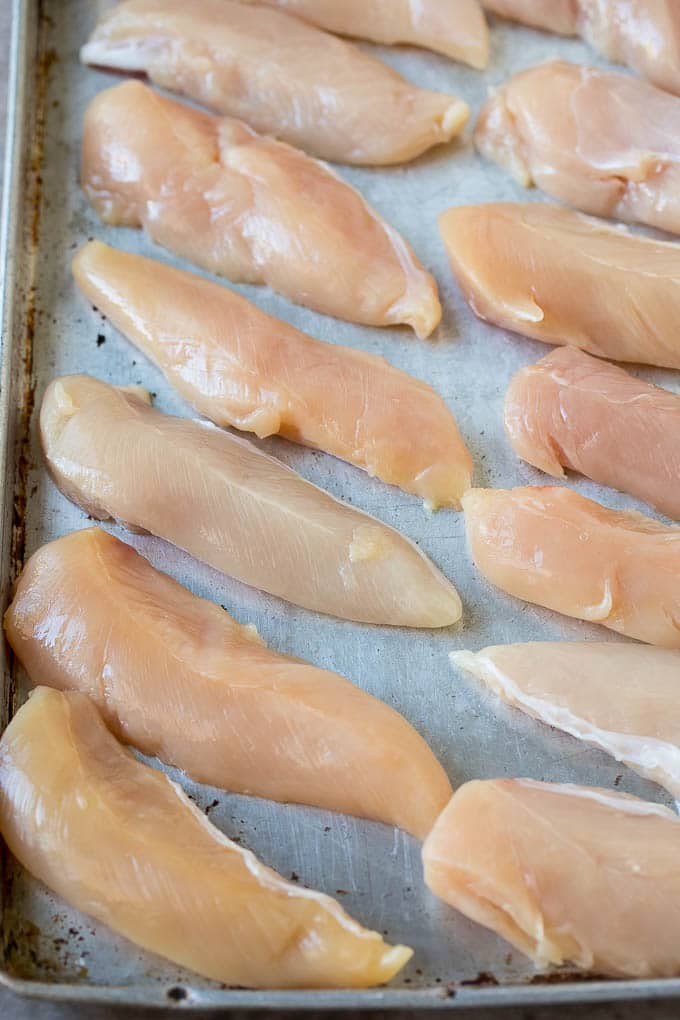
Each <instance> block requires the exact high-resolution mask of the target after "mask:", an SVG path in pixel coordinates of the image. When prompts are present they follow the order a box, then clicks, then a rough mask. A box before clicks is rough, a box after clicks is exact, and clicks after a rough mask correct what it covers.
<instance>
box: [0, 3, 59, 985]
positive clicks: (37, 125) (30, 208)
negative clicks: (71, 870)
mask: <svg viewBox="0 0 680 1020" xmlns="http://www.w3.org/2000/svg"><path fill="white" fill-rule="evenodd" d="M50 26H51V19H50V18H49V17H48V15H47V13H46V12H45V10H44V5H43V3H42V2H41V3H40V4H39V10H38V31H37V60H36V64H35V76H36V77H35V91H34V100H33V125H32V131H33V135H32V141H31V148H30V153H29V155H28V161H27V171H26V177H25V194H24V197H23V199H22V204H23V206H24V208H25V210H26V221H25V223H24V224H23V239H24V240H23V243H24V244H25V245H26V247H27V255H28V258H27V263H28V266H29V267H30V274H29V278H28V281H27V284H26V288H27V289H26V291H25V294H24V297H23V301H24V313H23V342H22V344H21V348H20V357H21V383H20V389H19V409H18V410H19V415H18V421H17V432H16V446H15V462H14V463H15V476H14V499H13V504H12V533H11V547H10V569H11V572H12V579H13V580H14V579H16V577H17V575H18V574H19V572H20V570H21V568H22V566H23V561H24V555H25V545H26V506H27V486H28V476H29V471H30V468H31V461H30V430H31V422H32V418H33V411H34V410H35V377H34V366H33V345H34V340H35V332H36V323H37V317H38V310H37V306H36V280H35V274H36V256H37V251H38V243H39V240H40V218H41V212H42V199H43V176H42V168H43V157H44V143H45V123H46V112H45V111H46V100H47V90H48V84H49V72H50V69H51V67H52V65H53V64H54V63H55V62H56V60H57V59H58V57H57V54H56V52H55V50H54V49H52V48H49V47H48V45H47V38H48V31H49V28H50ZM9 687H10V689H9V692H8V703H9V705H10V706H11V707H12V708H14V707H16V706H15V702H16V686H15V679H14V671H13V670H11V672H10V684H9ZM2 865H3V867H2V871H3V874H2V879H3V889H2V900H3V901H4V902H3V904H2V905H3V906H4V908H5V910H6V909H7V907H9V906H10V905H11V904H12V902H13V897H12V886H13V878H14V876H13V866H12V864H11V863H10V859H9V854H6V853H5V854H2ZM41 937H42V933H41V932H40V929H39V928H37V927H36V926H35V925H31V922H29V921H26V920H22V919H21V918H12V915H11V913H10V914H9V915H8V914H5V916H4V917H3V943H4V944H3V951H4V952H3V955H4V960H5V965H6V966H8V969H9V970H10V972H12V971H14V968H13V967H12V961H13V959H14V958H15V957H16V955H17V948H18V946H19V945H21V947H22V948H23V949H24V950H25V954H27V957H28V963H29V964H30V965H31V966H32V967H33V968H34V969H35V968H37V969H39V970H40V972H41V973H42V974H43V975H50V974H53V973H56V965H55V961H56V954H55V960H50V959H49V958H47V956H46V955H45V954H39V953H38V951H37V950H36V948H35V945H34V943H35V942H36V940H40V939H41ZM54 948H55V949H56V947H54ZM28 969H30V968H28Z"/></svg>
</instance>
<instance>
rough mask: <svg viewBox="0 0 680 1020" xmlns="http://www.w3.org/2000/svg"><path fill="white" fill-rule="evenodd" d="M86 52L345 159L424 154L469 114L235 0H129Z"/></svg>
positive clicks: (285, 18)
mask: <svg viewBox="0 0 680 1020" xmlns="http://www.w3.org/2000/svg"><path fill="white" fill-rule="evenodd" d="M439 2H440V3H441V0H439ZM80 56H81V59H82V60H83V61H84V62H85V63H87V64H98V65H102V66H105V67H113V68H117V69H119V70H122V71H135V72H140V71H143V72H144V73H145V74H147V75H148V77H149V78H150V79H151V81H153V82H155V83H156V84H157V85H161V86H163V87H164V88H168V89H172V90H173V91H175V92H180V93H182V94H184V95H186V96H190V97H191V98H192V99H195V100H197V101H198V102H199V103H203V104H204V105H205V106H207V107H209V108H211V109H213V110H215V112H216V113H222V114H227V115H229V116H230V117H240V118H243V120H246V121H248V123H249V124H250V125H252V127H253V128H255V130H256V131H261V132H263V133H265V134H272V135H276V136H278V137H279V138H282V139H283V140H284V141H286V142H290V143H291V144H292V145H297V146H299V147H300V148H301V149H305V150H306V151H307V152H311V153H312V154H313V155H315V156H319V157H321V158H322V159H330V160H334V161H336V162H338V163H359V164H368V165H376V166H378V165H383V164H389V163H403V162H405V161H406V160H410V159H414V158H415V157H416V156H419V155H420V154H421V153H423V152H425V150H426V149H429V148H431V147H432V146H433V145H438V144H439V143H441V142H448V141H450V140H451V139H452V138H453V137H454V136H455V135H457V134H458V133H459V132H460V131H461V130H462V129H463V127H464V125H465V123H466V122H467V119H468V116H469V112H470V111H469V109H468V106H467V104H466V103H464V102H463V101H462V100H461V99H458V98H456V97H455V96H447V95H444V94H443V93H441V92H429V91H427V90H426V89H421V88H418V86H417V85H412V84H411V83H410V82H407V81H405V80H404V78H402V77H401V75H399V74H397V72H396V71H394V70H392V68H390V67H388V66H387V64H383V63H382V61H380V60H376V59H375V57H372V56H370V55H369V54H368V53H364V52H363V51H362V50H360V49H358V48H357V47H356V46H354V45H352V43H348V42H344V41H343V40H341V39H336V38H335V36H332V35H329V34H328V33H327V32H321V31H320V30H319V29H318V28H313V27H312V26H311V25H306V24H305V23H304V22H303V21H300V20H299V19H298V18H292V17H290V16H289V15H288V14H284V13H282V12H281V11H276V10H272V9H271V8H267V7H259V6H253V5H249V4H242V3H237V2H236V0H193V2H192V3H191V4H187V3H186V0H125V2H124V3H120V4H117V5H116V6H115V7H113V8H112V9H111V10H110V11H109V12H108V13H107V14H105V15H104V17H103V18H102V20H101V21H100V23H99V25H98V27H97V28H96V29H95V31H94V33H93V35H92V36H91V38H90V40H89V42H87V43H86V45H85V46H83V48H82V50H81V53H80Z"/></svg>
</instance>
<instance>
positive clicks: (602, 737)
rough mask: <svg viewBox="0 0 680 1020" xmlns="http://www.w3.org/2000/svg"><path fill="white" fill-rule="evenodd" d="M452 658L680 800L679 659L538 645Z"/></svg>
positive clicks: (596, 647) (617, 646) (643, 649)
mask: <svg viewBox="0 0 680 1020" xmlns="http://www.w3.org/2000/svg"><path fill="white" fill-rule="evenodd" d="M449 657H450V659H451V662H452V663H453V665H454V666H455V667H457V668H458V669H461V670H466V671H468V672H470V673H472V675H473V676H475V677H476V678H477V679H478V680H481V681H482V683H484V684H486V686H487V687H489V688H490V689H491V690H492V691H494V692H495V693H496V694H498V695H499V697H501V698H503V700H504V701H507V702H508V703H509V704H510V705H513V706H514V707H515V708H519V709H521V710H522V711H523V712H526V713H527V715H530V716H532V717H533V718H534V719H538V720H540V721H541V722H543V723H547V724H548V725H549V726H555V727H557V729H560V730H564V731H565V732H566V733H570V734H571V736H572V737H578V738H579V739H580V740H584V741H586V742H587V743H589V744H594V745H595V746H596V747H599V748H600V749H601V750H603V751H606V752H607V753H608V754H611V755H613V757H614V758H616V759H617V761H622V762H625V764H626V765H629V766H630V768H632V769H635V771H636V772H639V773H640V774H641V775H642V776H644V777H645V778H646V779H651V780H653V781H654V782H657V783H660V784H661V785H662V786H665V787H666V789H667V790H668V791H669V793H671V794H672V796H673V797H675V798H680V698H679V697H678V695H679V694H680V652H676V651H672V650H670V649H668V648H651V647H650V646H648V645H638V644H632V643H631V644H624V643H618V642H616V643H614V642H602V643H601V642H597V641H534V642H531V643H529V644H517V645H496V646H494V647H491V648H483V649H482V650H481V651H480V652H468V651H461V652H451V654H450V656H449Z"/></svg>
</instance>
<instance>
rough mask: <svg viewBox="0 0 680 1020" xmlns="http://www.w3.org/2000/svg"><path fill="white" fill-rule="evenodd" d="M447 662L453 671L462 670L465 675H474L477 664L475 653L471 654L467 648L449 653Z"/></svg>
mask: <svg viewBox="0 0 680 1020" xmlns="http://www.w3.org/2000/svg"><path fill="white" fill-rule="evenodd" d="M449 662H450V663H451V665H452V667H453V668H454V669H459V670H463V671H464V672H466V673H474V672H475V665H476V663H477V652H471V651H469V649H467V648H460V649H457V650H456V651H454V652H449Z"/></svg>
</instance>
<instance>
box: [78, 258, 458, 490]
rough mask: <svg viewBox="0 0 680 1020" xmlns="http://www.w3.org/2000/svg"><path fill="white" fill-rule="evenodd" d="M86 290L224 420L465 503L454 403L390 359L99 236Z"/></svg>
mask: <svg viewBox="0 0 680 1020" xmlns="http://www.w3.org/2000/svg"><path fill="white" fill-rule="evenodd" d="M73 275H74V276H75V278H76V281H77V283H78V285H79V287H80V288H81V290H82V291H83V293H84V294H85V295H86V297H87V298H88V299H89V300H90V301H91V302H92V303H93V304H95V305H96V306H97V308H98V309H99V310H100V312H102V313H103V314H104V315H106V317H107V319H108V320H109V321H110V322H112V323H113V324H114V325H115V326H116V327H117V328H118V329H120V330H121V331H122V332H123V333H124V334H125V335H126V336H127V337H128V338H129V339H130V340H132V342H133V343H134V344H136V345H137V347H139V348H140V350H142V351H143V352H144V354H146V355H147V356H148V357H150V358H152V359H153V360H154V361H155V362H156V364H157V365H159V366H160V368H161V369H162V370H163V372H164V373H165V376H166V378H167V379H168V381H169V382H170V383H171V384H172V385H173V386H174V387H175V388H176V389H177V390H178V391H179V392H180V393H181V394H182V396H183V397H185V399H187V400H188V401H189V402H190V403H192V404H193V405H194V407H196V408H198V410H199V411H201V413H202V414H205V415H206V416H207V417H208V418H210V419H211V420H212V421H214V422H215V423H216V424H217V425H232V426H234V427H235V428H238V429H244V430H246V431H249V432H254V433H256V435H258V436H260V437H264V436H270V435H274V434H276V433H279V434H280V435H282V436H284V437H285V438H286V439H291V440H293V441H294V442H298V443H304V444H305V445H307V446H314V447H316V448H317V449H320V450H325V451H326V452H327V453H332V454H335V456H337V457H341V458H342V459H343V460H347V461H350V462H351V463H352V464H356V465H357V467H360V468H363V469H364V470H365V471H368V473H369V474H370V475H375V476H377V477H378V478H381V479H382V480H383V481H385V482H390V483H392V484H394V485H399V486H400V487H401V488H402V489H405V490H406V491H407V492H412V493H415V494H416V495H418V496H421V497H422V499H423V500H425V502H426V503H427V504H428V505H429V506H431V507H437V506H459V505H460V497H461V495H462V494H463V492H465V490H466V489H468V488H469V487H470V479H471V476H472V459H471V457H470V454H469V453H468V451H467V449H466V447H465V444H464V442H463V440H462V439H461V436H460V433H459V431H458V428H457V426H456V422H455V420H454V418H453V416H452V414H451V413H450V411H449V410H448V408H447V407H446V405H445V403H444V401H443V400H442V399H441V397H439V396H438V394H436V393H435V392H434V390H432V389H431V388H430V387H429V386H427V385H425V383H422V382H419V381H418V380H417V379H414V378H412V377H411V376H409V375H406V373H404V372H400V371H399V370H398V369H396V368H392V366H391V365H389V364H388V363H387V362H386V361H384V360H383V358H378V357H375V356H374V355H371V354H365V353H363V352H362V351H358V350H353V349H351V348H349V347H341V346H339V345H336V344H329V343H322V342H321V341H319V340H315V339H313V338H312V337H311V336H307V335H306V334H305V333H301V332H299V330H297V329H294V328H293V327H292V326H290V325H288V324H287V323H285V322H282V321H281V320H280V319H275V318H273V317H272V316H271V315H266V314H265V313H264V312H261V311H260V310H259V309H258V308H257V307H256V306H255V305H253V304H251V303H250V302H249V301H246V300H245V299H244V298H242V297H240V296H239V295H238V294H235V293H234V292H233V291H230V290H227V289H226V287H221V286H218V285H216V284H214V283H210V282H209V281H208V280H203V279H201V278H200V277H198V276H194V275H191V274H189V273H185V272H182V271H181V270H178V269H172V268H171V267H170V266H166V265H163V264H162V263H160V262H156V261H153V260H152V259H146V258H142V257H141V256H139V255H128V254H126V253H125V252H122V251H116V250H115V249H114V248H108V247H107V246H106V245H104V244H101V243H100V242H99V241H92V242H90V243H89V244H87V245H86V246H85V247H84V248H83V249H81V251H80V252H79V253H78V255H76V257H75V259H74V261H73Z"/></svg>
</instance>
